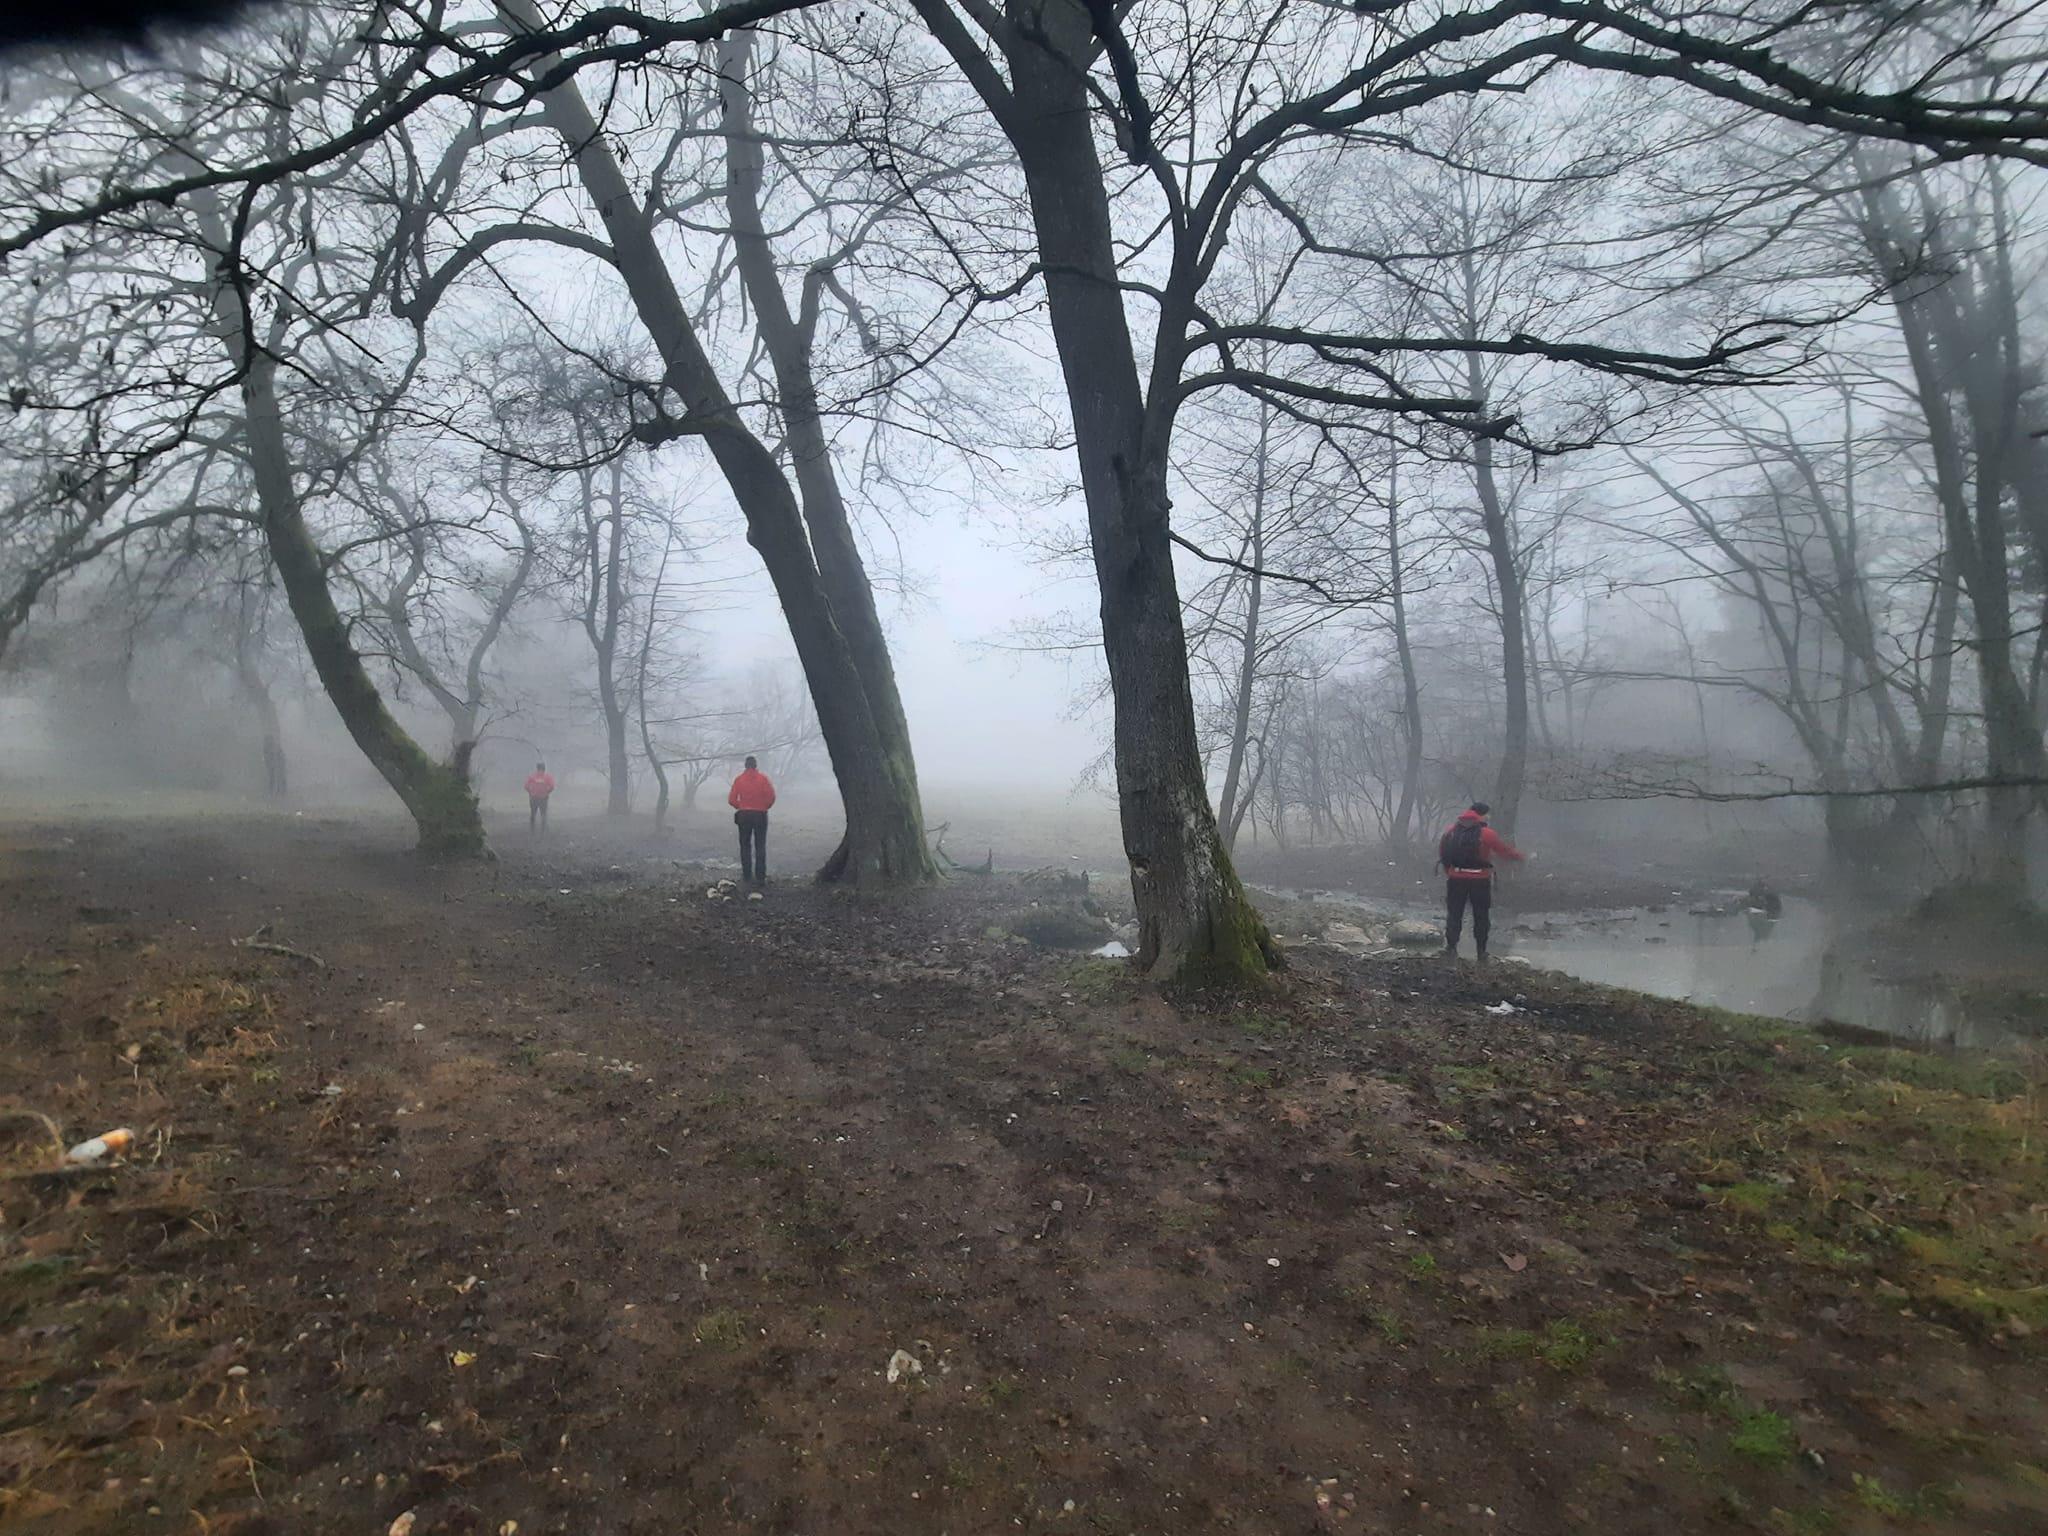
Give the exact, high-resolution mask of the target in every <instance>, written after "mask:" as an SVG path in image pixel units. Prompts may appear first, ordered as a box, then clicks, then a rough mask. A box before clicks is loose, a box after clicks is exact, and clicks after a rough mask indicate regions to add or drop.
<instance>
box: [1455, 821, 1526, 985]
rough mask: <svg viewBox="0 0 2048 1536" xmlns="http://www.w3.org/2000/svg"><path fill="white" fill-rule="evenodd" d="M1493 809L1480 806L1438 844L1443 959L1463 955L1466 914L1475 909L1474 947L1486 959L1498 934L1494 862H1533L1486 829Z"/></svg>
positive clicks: (1489, 828)
mask: <svg viewBox="0 0 2048 1536" xmlns="http://www.w3.org/2000/svg"><path fill="white" fill-rule="evenodd" d="M1487 810H1488V806H1487V804H1486V802H1485V801H1484V800H1475V801H1474V802H1473V803H1472V806H1471V808H1470V809H1469V810H1465V811H1461V812H1459V814H1458V819H1457V820H1456V821H1454V822H1452V823H1451V824H1450V825H1449V826H1448V827H1446V828H1444V835H1443V836H1442V837H1440V838H1438V839H1437V840H1436V863H1437V868H1439V869H1441V870H1442V871H1443V872H1444V912H1445V920H1444V953H1445V954H1447V955H1455V954H1456V953H1457V952H1458V936H1459V935H1460V934H1461V933H1462V932H1463V931H1464V928H1465V908H1466V907H1468V906H1469V907H1470V908H1471V909H1472V941H1473V943H1474V944H1475V945H1476V946H1477V947H1478V950H1479V958H1480V959H1481V960H1484V959H1485V958H1486V939H1487V935H1488V933H1489V932H1491V930H1492V928H1493V860H1494V859H1495V858H1496V857H1498V858H1503V859H1509V860H1512V861H1513V862H1515V863H1517V864H1519V863H1521V862H1522V861H1523V860H1524V859H1526V858H1527V857H1528V855H1527V854H1525V853H1522V852H1520V851H1519V850H1518V849H1516V848H1515V847H1514V846H1513V845H1512V844H1511V843H1509V842H1508V840H1507V839H1506V838H1504V837H1502V836H1501V835H1500V834H1499V833H1498V832H1496V831H1494V830H1493V828H1491V827H1489V826H1488V825H1487V824H1486V813H1487Z"/></svg>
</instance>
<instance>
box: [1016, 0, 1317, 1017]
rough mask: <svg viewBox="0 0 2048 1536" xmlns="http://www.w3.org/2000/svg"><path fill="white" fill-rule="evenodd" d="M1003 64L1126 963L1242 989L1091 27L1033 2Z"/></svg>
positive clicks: (1160, 429) (1253, 970)
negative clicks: (1109, 767)
mask: <svg viewBox="0 0 2048 1536" xmlns="http://www.w3.org/2000/svg"><path fill="white" fill-rule="evenodd" d="M1032 21H1033V23H1034V27H1033V35H1031V36H1028V37H1024V36H1020V38H1019V40H1018V41H1017V43H1016V46H1015V47H1014V48H1013V49H1012V51H1011V53H1010V65H1011V74H1012V80H1013V90H1014V93H1015V101H1014V110H1013V113H1012V119H1013V120H1012V121H1011V122H1010V123H1009V124H1007V125H1006V126H1008V128H1009V131H1010V134H1011V138H1012V140H1013V142H1014V143H1015V144H1016V147H1017V150H1018V155H1019V158H1020V159H1021V160H1022V162H1023V167H1024V175H1025V180H1026V182H1027V183H1028V185H1029V189H1030V194H1031V205H1032V210H1033V213H1034V215H1035V223H1036V227H1037V231H1038V245H1039V257H1040V260H1041V261H1042V263H1043V265H1044V269H1045V286H1046V297H1047V302H1048V307H1049V309H1050V312H1051V319H1052V329H1053V339H1054V341H1055V343H1056V345H1057V346H1058V348H1059V354H1060V367H1061V370H1062V372H1063V373H1064V375H1065V379H1066V386H1067V395H1068V399H1069V401H1070V402H1071V404H1072V410H1073V421H1074V436H1075V442H1076V446H1077V448H1078V450H1079V455H1080V463H1081V485H1082V490H1083V492H1084V494H1085V497H1086V501H1087V506H1088V531H1089V535H1090V540H1091V543H1092V544H1093V547H1094V555H1095V575H1096V581H1097V584H1098V586H1099V587H1100V589H1101V594H1102V643H1103V651H1104V654H1105V656H1106V658H1107V660H1108V663H1109V680H1110V688H1111V691H1112V694H1113V696H1114V699H1115V707H1116V776H1117V791H1118V807H1119V810H1120V812H1121V815H1122V821H1123V836H1124V852H1125V853H1126V854H1127V855H1128V857H1129V858H1130V861H1131V891H1132V895H1133V897H1134V898H1135V900H1136V904H1137V909H1138V934H1139V938H1138V960H1139V963H1140V964H1141V965H1143V966H1145V967H1147V968H1149V969H1150V970H1151V971H1153V972H1154V973H1155V974H1157V975H1161V976H1166V977H1172V978H1176V979H1185V980H1197V981H1218V982H1238V981H1244V980H1247V979H1251V978H1255V977H1258V976H1262V975H1263V974H1265V971H1266V969H1267V967H1268V966H1269V965H1270V964H1273V963H1277V960H1278V952H1277V951H1276V950H1275V949H1274V948H1273V945H1272V940H1271V938H1270V937H1269V936H1268V934H1267V931H1266V925H1265V923H1264V922H1263V921H1262V920H1261V919H1260V917H1259V915H1258V913H1257V912H1256V911H1255V910H1254V909H1253V907H1252V905H1251V903H1250V901H1249V900H1247V899H1246V896H1245V893H1244V888H1243V886H1242V885H1241V884H1240V883H1239V882H1238V878H1237V872H1236V871H1235V870H1234V869H1233V868H1232V867H1231V863H1230V855H1229V853H1228V852H1227V851H1226V850H1225V848H1224V846H1223V840H1222V837H1221V836H1220V835H1219V833H1218V831H1217V826H1216V817H1215V814H1214V812H1213V811H1212V810H1211V808H1210V805H1209V792H1208V786H1207V784H1206V783H1205V782H1204V776H1203V772H1202V758H1201V753H1200V750H1199V748H1198V746H1197V743H1196V737H1195V706H1194V694H1193V690H1192V689H1191V687H1190V686H1189V682H1188V660H1187V638H1186V634H1185V631H1184V629H1183V626H1182V622H1181V602H1180V593H1179V590H1178V587H1177V584H1176V581H1175V577H1174V569H1173V545H1172V541H1171V539H1170V538H1169V532H1168V527H1169V525H1168V512H1169V501H1168V497H1167V482H1166V469H1167V449H1168V444H1169V440H1170V438H1171V434H1172V425H1173V409H1174V402H1173V391H1172V389H1171V388H1170V387H1168V388H1166V389H1164V390H1161V389H1156V388H1155V390H1154V392H1153V393H1154V397H1155V398H1154V400H1153V403H1152V408H1151V409H1150V410H1149V411H1148V408H1147V405H1146V402H1145V400H1144V398H1143V394H1142V391H1141V388H1140V384H1139V377H1138V362H1137V356H1136V352H1135V350H1134V348H1133V346H1132V343H1131V333H1130V329H1129V324H1128V321H1127V318H1126V316H1125V313H1124V307H1123V300H1122V295H1121V290H1120V289H1119V287H1118V276H1119V274H1118V271H1117V261H1116V249H1115V246H1114V244H1113V243H1112V240H1111V232H1110V216H1109V200H1108V195H1107V191H1106V188H1105V185H1104V180H1103V170H1102V164H1101V161H1100V159H1099V158H1098V156H1097V154H1096V150H1095V141H1094V137H1093V133H1092V130H1091V128H1090V125H1089V113H1088V96H1087V89H1086V70H1085V68H1084V67H1083V64H1082V61H1083V60H1085V59H1086V58H1087V56H1088V51H1089V48H1090V46H1091V45H1090V32H1089V23H1088V15H1087V12H1086V11H1085V10H1084V9H1083V8H1082V7H1081V6H1080V5H1079V4H1078V3H1076V0H1046V3H1044V4H1043V5H1041V6H1038V7H1036V8H1035V10H1034V14H1033V17H1032Z"/></svg>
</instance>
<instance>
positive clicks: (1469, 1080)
mask: <svg viewBox="0 0 2048 1536" xmlns="http://www.w3.org/2000/svg"><path fill="white" fill-rule="evenodd" d="M1443 1074H1444V1079H1445V1081H1447V1082H1448V1083H1450V1084H1451V1085H1452V1086H1453V1087H1455V1088H1456V1089H1457V1090H1458V1091H1459V1092H1460V1093H1467V1094H1473V1095H1489V1094H1495V1093H1498V1092H1500V1073H1499V1072H1497V1071H1496V1070H1495V1069H1494V1068H1492V1067H1445V1068H1444V1069H1443Z"/></svg>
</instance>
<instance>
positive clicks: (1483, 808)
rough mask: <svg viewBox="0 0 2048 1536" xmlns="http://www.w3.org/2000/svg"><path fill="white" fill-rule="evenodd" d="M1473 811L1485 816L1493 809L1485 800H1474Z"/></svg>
mask: <svg viewBox="0 0 2048 1536" xmlns="http://www.w3.org/2000/svg"><path fill="white" fill-rule="evenodd" d="M1472 809H1473V810H1475V811H1477V812H1478V813H1479V814H1480V815H1482V816H1484V815H1485V814H1486V813H1487V812H1488V811H1490V810H1492V809H1493V807H1492V806H1490V805H1488V804H1487V803H1486V802H1485V801H1484V800H1474V801H1473V802H1472Z"/></svg>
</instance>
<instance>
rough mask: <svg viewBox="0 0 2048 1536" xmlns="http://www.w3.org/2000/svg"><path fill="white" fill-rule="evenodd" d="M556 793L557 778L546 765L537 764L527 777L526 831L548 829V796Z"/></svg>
mask: <svg viewBox="0 0 2048 1536" xmlns="http://www.w3.org/2000/svg"><path fill="white" fill-rule="evenodd" d="M554 792H555V776H554V775H553V774H552V773H549V772H548V765H547V764H546V763H535V764H534V765H533V772H531V773H529V774H528V775H527V776H526V830H527V831H528V832H531V831H533V830H534V829H535V828H539V829H540V830H541V831H543V832H545V831H547V829H548V796H549V795H552V794H553V793H554Z"/></svg>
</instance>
